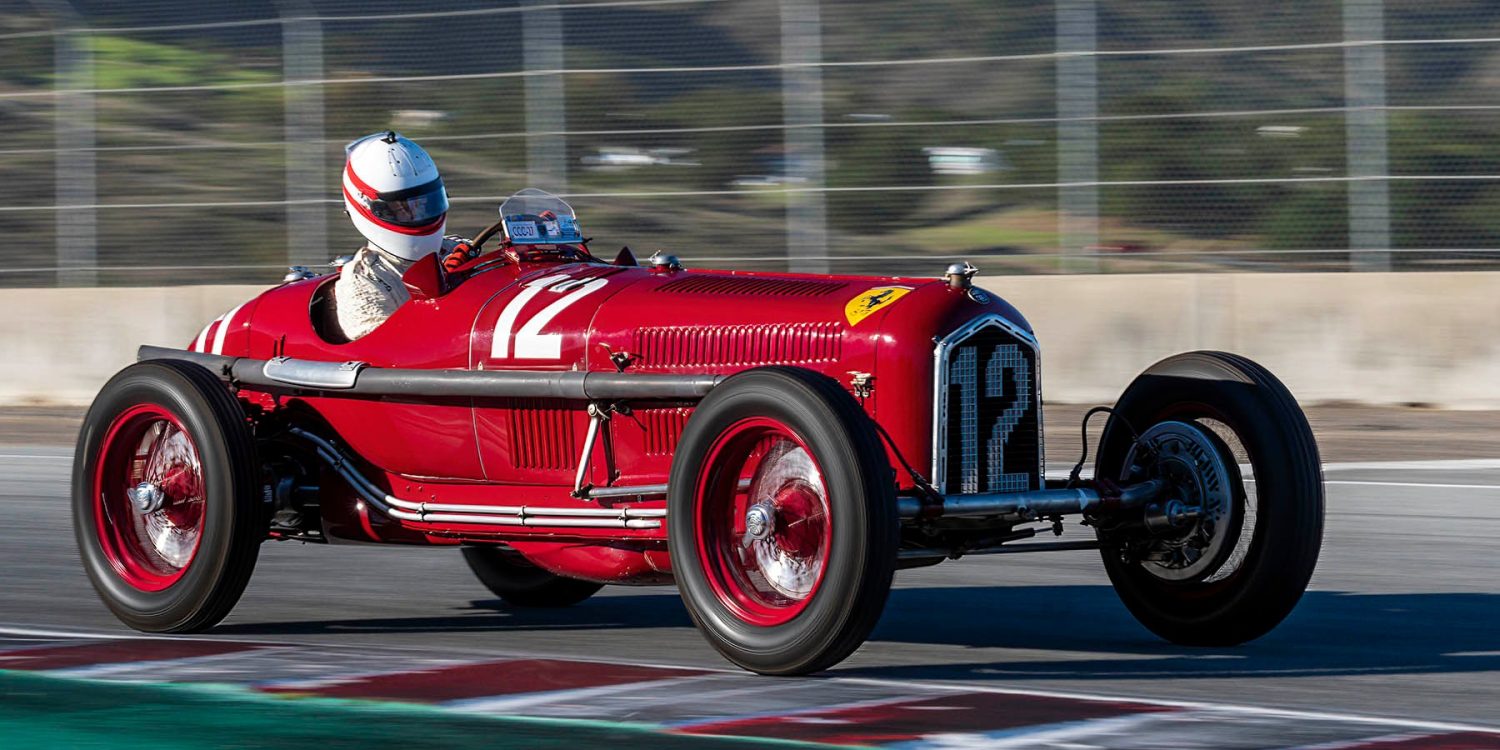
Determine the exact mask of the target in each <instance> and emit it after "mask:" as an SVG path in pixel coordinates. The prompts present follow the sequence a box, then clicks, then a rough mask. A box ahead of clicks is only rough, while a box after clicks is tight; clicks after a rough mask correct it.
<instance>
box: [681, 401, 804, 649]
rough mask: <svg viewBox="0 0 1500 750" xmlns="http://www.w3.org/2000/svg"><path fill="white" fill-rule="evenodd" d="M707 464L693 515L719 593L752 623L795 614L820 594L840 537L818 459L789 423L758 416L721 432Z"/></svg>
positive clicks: (701, 554)
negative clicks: (761, 522)
mask: <svg viewBox="0 0 1500 750" xmlns="http://www.w3.org/2000/svg"><path fill="white" fill-rule="evenodd" d="M704 467H705V469H706V470H705V471H703V472H702V473H701V474H700V480H699V484H698V488H697V492H696V493H695V501H694V508H693V516H694V523H695V525H696V528H697V531H698V534H697V538H698V557H699V560H700V562H701V564H702V566H703V570H704V571H705V573H706V574H707V575H708V580H709V584H710V585H711V586H712V588H713V591H714V594H715V595H716V596H717V597H718V599H719V601H720V602H721V603H722V604H723V605H724V606H725V607H727V608H728V609H729V610H730V611H732V612H733V613H734V614H735V616H736V617H738V618H740V619H741V620H743V621H744V622H747V623H750V624H752V625H759V626H773V625H781V624H784V623H786V622H789V621H791V620H792V619H793V618H795V617H796V616H797V615H799V614H801V613H802V611H803V610H804V609H806V608H807V605H808V603H809V602H811V601H812V599H813V597H814V596H815V595H816V594H817V590H818V587H819V586H820V585H821V584H822V582H823V576H824V574H825V573H826V572H827V570H828V553H829V549H830V547H831V546H832V541H833V525H832V522H831V521H832V514H831V513H830V512H829V502H828V489H827V485H826V484H825V483H824V481H823V473H822V470H821V469H820V468H819V467H818V464H817V460H816V459H815V458H813V455H812V452H811V451H810V450H808V448H807V444H806V442H804V441H803V440H802V438H801V437H799V436H798V435H797V434H796V433H795V432H793V431H792V430H791V429H790V428H788V427H787V426H786V425H783V424H782V423H780V422H778V421H776V420H774V419H769V418H764V417H756V418H751V419H743V420H740V421H739V422H736V423H734V424H733V425H730V427H729V429H727V430H725V431H724V432H723V433H722V434H720V435H719V437H718V439H717V440H715V441H714V444H713V445H712V446H711V447H710V448H709V451H708V457H707V460H706V461H705V462H704ZM756 509H758V511H757V512H758V517H759V519H762V520H764V521H765V522H766V523H765V524H764V525H756V524H754V523H752V521H753V519H754V518H755V515H754V514H752V510H756Z"/></svg>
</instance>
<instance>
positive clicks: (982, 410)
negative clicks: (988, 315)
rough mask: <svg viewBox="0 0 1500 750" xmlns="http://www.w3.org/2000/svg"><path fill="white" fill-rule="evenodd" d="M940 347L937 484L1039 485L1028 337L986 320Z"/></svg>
mask: <svg viewBox="0 0 1500 750" xmlns="http://www.w3.org/2000/svg"><path fill="white" fill-rule="evenodd" d="M942 351H943V354H942V356H943V360H942V361H941V362H940V363H939V369H938V377H939V380H938V388H939V391H938V397H939V399H940V400H939V408H938V415H939V419H940V422H939V424H938V426H937V427H938V428H937V433H938V434H937V435H936V437H937V441H936V442H937V446H936V447H937V460H936V461H935V462H934V463H935V464H936V465H935V467H934V469H935V471H934V474H936V476H937V479H938V482H939V483H940V485H941V486H940V487H939V489H941V490H942V491H945V492H955V493H975V492H1023V491H1025V490H1031V489H1041V487H1042V479H1043V478H1042V424H1041V392H1040V390H1039V388H1038V382H1037V350H1036V347H1035V345H1034V344H1033V343H1032V342H1031V341H1030V340H1028V339H1023V338H1021V337H1019V336H1017V335H1016V334H1014V333H1012V332H1011V331H1009V330H1007V329H1006V328H1005V327H1003V326H1001V325H999V324H998V323H994V324H988V325H980V326H978V327H976V328H974V329H973V330H972V331H971V332H968V333H961V334H959V336H958V337H957V338H956V339H954V340H950V341H948V342H946V344H945V347H944V349H943V350H942Z"/></svg>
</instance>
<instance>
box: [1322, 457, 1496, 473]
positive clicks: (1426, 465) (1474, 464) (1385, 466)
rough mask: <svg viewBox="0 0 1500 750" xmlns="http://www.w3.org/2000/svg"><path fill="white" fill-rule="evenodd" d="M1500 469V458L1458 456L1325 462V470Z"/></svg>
mask: <svg viewBox="0 0 1500 750" xmlns="http://www.w3.org/2000/svg"><path fill="white" fill-rule="evenodd" d="M1483 469H1500V458H1458V459H1440V460H1434V461H1349V462H1342V463H1332V462H1330V463H1326V464H1323V471H1465V470H1471V471H1472V470H1483Z"/></svg>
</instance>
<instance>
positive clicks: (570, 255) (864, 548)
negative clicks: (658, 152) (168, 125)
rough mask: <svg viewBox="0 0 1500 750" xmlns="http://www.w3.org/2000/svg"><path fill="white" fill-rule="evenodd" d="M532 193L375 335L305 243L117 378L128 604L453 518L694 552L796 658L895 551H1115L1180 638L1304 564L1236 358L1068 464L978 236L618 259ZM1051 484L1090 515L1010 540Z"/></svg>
mask: <svg viewBox="0 0 1500 750" xmlns="http://www.w3.org/2000/svg"><path fill="white" fill-rule="evenodd" d="M512 200H513V201H519V204H520V205H523V206H525V205H542V206H546V207H548V210H547V211H546V212H545V213H542V214H541V218H538V214H539V212H538V211H537V210H529V213H528V212H519V213H514V215H511V213H510V212H507V211H506V209H505V208H504V207H502V214H504V215H505V219H504V221H503V222H502V224H503V225H505V226H506V228H507V236H508V239H507V241H506V242H505V243H504V245H503V247H502V249H501V250H500V251H497V252H494V253H491V254H489V255H484V256H480V257H478V258H476V259H474V260H472V261H471V262H469V263H468V264H467V265H464V266H462V267H459V268H458V269H457V270H456V271H453V272H447V271H444V270H443V266H441V265H440V264H439V262H438V260H437V259H436V258H435V257H428V258H427V259H426V260H424V261H420V262H418V263H417V264H416V265H415V266H413V267H412V268H411V269H410V271H408V272H407V274H406V276H405V284H406V286H407V288H408V291H409V292H410V293H411V300H410V301H409V302H407V303H406V304H404V305H403V306H401V307H400V308H399V309H397V311H396V312H395V313H394V314H393V315H392V316H391V317H390V318H389V319H388V320H386V321H385V322H384V323H382V324H381V325H380V326H379V327H378V328H376V329H375V330H374V331H373V332H372V333H369V334H368V335H366V336H364V337H363V338H360V339H358V340H355V341H349V340H347V339H345V338H344V337H343V336H342V335H341V333H340V329H339V326H338V325H337V320H336V317H335V314H334V311H335V306H336V305H337V303H338V301H337V299H336V298H335V288H336V287H335V283H334V281H335V278H336V275H335V274H325V275H321V276H320V275H315V274H311V273H306V272H297V273H294V274H292V275H291V276H290V277H289V278H288V280H287V282H286V283H283V284H282V285H281V286H278V287H276V288H274V289H271V290H269V291H267V292H265V293H264V294H261V295H260V296H258V297H256V298H255V299H252V300H249V301H248V302H246V303H244V304H243V305H241V306H239V307H236V308H235V309H234V310H231V311H230V312H228V313H226V314H225V315H223V316H221V317H220V318H219V319H217V320H215V321H213V322H211V323H209V324H208V325H207V326H206V327H205V328H204V329H203V330H202V332H201V333H200V334H199V335H198V336H197V337H196V339H195V340H194V341H193V342H191V344H190V345H189V346H188V347H187V348H186V349H183V350H173V349H161V348H155V347H142V350H141V360H142V361H141V362H139V363H137V364H136V365H133V366H132V367H130V368H126V369H125V370H124V371H122V372H121V373H120V374H119V375H117V376H116V377H115V378H114V379H113V380H112V381H111V382H110V383H109V384H108V385H106V386H105V388H104V389H103V391H101V393H100V395H99V397H98V399H97V400H96V402H95V405H94V407H93V408H92V409H91V410H90V413H89V415H88V417H87V418H86V421H85V426H84V430H83V432H82V434H81V436H80V439H79V450H78V452H77V454H76V458H75V462H76V469H75V475H74V507H75V518H76V519H77V526H76V527H77V530H78V538H79V545H80V550H81V552H82V556H83V559H84V563H85V568H86V570H87V571H88V572H89V575H90V577H91V579H92V580H93V582H94V584H95V587H96V589H98V590H99V592H100V594H101V596H102V597H103V598H104V600H105V602H106V603H107V604H108V605H109V606H110V607H111V608H112V609H114V611H115V612H116V614H118V615H119V616H120V617H121V619H123V620H124V621H126V622H127V623H129V624H131V625H133V626H135V627H138V628H141V629H144V630H153V631H170V632H181V631H193V630H201V629H203V628H206V627H209V626H211V625H212V624H214V623H215V622H217V621H218V620H219V619H220V618H222V617H223V616H224V615H225V614H227V612H228V611H229V608H230V607H231V606H232V605H233V604H234V601H235V600H236V599H237V598H238V595H239V593H240V591H241V590H242V589H243V587H244V584H245V581H246V580H247V579H248V577H249V574H250V570H251V569H252V568H253V564H254V561H255V556H256V554H257V553H256V549H257V548H258V546H259V545H260V543H261V542H263V541H264V540H266V539H296V540H302V541H314V542H325V541H343V542H365V543H407V544H430V545H462V546H463V550H464V556H465V558H466V560H467V561H468V562H469V564H470V566H471V567H472V568H473V570H474V572H475V573H476V574H477V575H478V576H479V578H480V580H481V581H483V582H484V583H485V584H486V585H487V586H489V588H490V589H491V590H492V591H494V592H495V593H496V594H497V595H499V596H501V597H502V598H503V599H505V600H506V601H508V602H510V603H512V604H514V605H517V606H563V605H567V604H571V603H574V602H577V601H581V600H582V599H584V598H587V597H588V596H589V595H590V594H592V593H594V592H595V591H597V590H598V588H599V587H600V586H601V585H604V584H655V583H670V582H674V581H675V582H676V583H677V584H678V587H679V589H680V590H681V591H682V593H683V596H684V599H685V601H686V602H687V604H688V608H689V611H690V612H691V613H692V614H693V617H694V620H695V622H697V623H698V625H699V626H700V628H701V629H702V630H703V631H704V633H705V635H706V636H707V637H708V639H709V641H710V642H711V643H712V644H713V645H714V646H715V647H716V648H718V650H719V651H720V652H721V653H723V654H724V655H725V656H726V657H728V658H729V659H731V660H732V661H734V662H735V663H737V664H740V665H742V666H744V667H746V668H748V669H752V670H755V671H760V672H766V673H777V674H787V673H804V672H808V671H814V670H817V669H822V668H825V667H828V666H831V665H832V664H834V663H837V662H838V661H839V660H841V659H842V658H844V657H845V656H847V655H848V654H849V653H850V652H852V651H853V650H854V648H856V647H857V646H858V645H859V643H860V642H862V641H863V639H864V637H865V636H866V635H867V634H868V633H869V631H870V629H871V628H873V626H874V623H875V621H876V619H877V618H878V616H879V613H880V610H881V609H882V608H883V606H884V602H885V597H886V594H887V592H888V590H889V587H890V583H891V577H892V575H893V572H894V571H895V570H896V569H898V568H903V567H913V566H920V565H930V564H935V563H938V562H941V561H943V560H945V559H951V558H957V557H961V556H964V555H970V554H982V553H995V552H1012V551H1042V550H1057V549H1099V550H1102V553H1103V561H1104V565H1105V568H1106V571H1107V572H1108V573H1109V575H1110V578H1111V580H1112V581H1113V582H1114V583H1115V587H1116V590H1117V591H1119V592H1120V595H1121V597H1122V599H1123V600H1124V601H1125V603H1126V604H1127V606H1129V607H1130V608H1131V610H1132V612H1134V613H1135V614H1136V615H1137V617H1138V618H1140V619H1141V620H1142V622H1144V623H1145V624H1146V625H1147V626H1148V627H1150V628H1151V629H1152V630H1153V631H1155V632H1157V633H1158V634H1160V635H1162V636H1163V637H1166V638H1169V639H1171V640H1174V641H1177V642H1181V643H1212V644H1228V643H1238V642H1241V641H1244V640H1248V639H1250V638H1254V637H1256V636H1258V635H1260V634H1262V633H1264V632H1266V631H1267V630H1269V629H1270V628H1271V627H1273V626H1274V625H1275V624H1276V623H1277V622H1279V621H1280V620H1281V618H1282V617H1284V616H1285V615H1286V613H1287V612H1289V611H1290V609H1291V607H1292V605H1293V604H1295V602H1296V599H1297V597H1298V596H1299V595H1300V594H1301V592H1302V590H1303V588H1304V587H1305V586H1306V583H1307V578H1308V577H1309V576H1310V575H1311V572H1312V568H1313V565H1314V563H1315V562H1316V557H1317V550H1318V546H1319V540H1320V539H1321V523H1322V502H1323V499H1322V484H1321V474H1320V469H1319V464H1318V459H1317V448H1316V445H1315V443H1314V442H1313V440H1312V436H1311V432H1310V430H1309V428H1308V427H1307V423H1306V420H1305V418H1304V417H1303V415H1302V412H1301V411H1300V409H1298V408H1297V406H1296V403H1295V401H1293V400H1292V398H1291V396H1290V394H1289V393H1287V391H1286V389H1285V388H1284V387H1283V386H1282V385H1281V384H1280V383H1279V382H1277V381H1276V380H1275V378H1274V377H1273V376H1271V374H1270V373H1269V372H1266V371H1265V370H1264V368H1260V367H1259V366H1258V365H1255V363H1253V362H1250V361H1249V360H1245V359H1243V358H1240V357H1236V356H1234V355H1228V354H1223V353H1217V352H1196V353H1190V354H1185V355H1179V356H1177V357H1173V358H1169V359H1167V360H1164V361H1163V362H1161V363H1158V364H1157V365H1155V366H1153V367H1152V368H1151V369H1149V370H1148V371H1147V372H1145V373H1143V374H1142V375H1141V376H1140V377H1138V378H1137V379H1136V381H1135V382H1134V383H1132V384H1131V385H1130V387H1129V388H1127V389H1126V391H1125V394H1124V395H1123V396H1122V397H1121V399H1120V401H1119V402H1118V403H1117V404H1116V405H1115V406H1114V407H1113V408H1112V409H1100V411H1105V412H1109V413H1110V417H1109V420H1108V422H1107V423H1106V425H1105V429H1104V432H1103V435H1102V438H1101V440H1100V444H1099V448H1098V451H1097V453H1096V454H1095V455H1096V457H1097V458H1096V462H1095V469H1096V471H1095V476H1094V478H1093V479H1088V478H1085V477H1083V476H1082V468H1083V464H1082V463H1080V465H1079V466H1078V467H1077V468H1075V470H1074V471H1073V473H1072V476H1071V477H1070V479H1069V480H1067V481H1053V482H1050V483H1049V481H1048V480H1047V477H1046V474H1045V467H1044V463H1043V455H1044V453H1043V445H1042V420H1041V414H1042V393H1041V387H1040V381H1039V379H1038V375H1039V364H1040V362H1039V350H1038V346H1037V341H1036V337H1035V335H1034V334H1033V332H1032V330H1031V328H1030V326H1029V324H1028V323H1027V322H1026V320H1025V318H1023V317H1022V315H1021V314H1020V312H1018V311H1017V310H1016V309H1015V308H1014V307H1012V306H1011V305H1009V304H1007V303H1006V302H1005V301H1004V300H1002V299H1000V298H999V297H997V296H996V295H994V294H992V293H989V292H986V291H984V290H982V289H979V288H977V287H974V286H973V284H972V277H973V275H974V269H973V268H972V267H971V266H968V265H967V264H957V265H955V266H952V267H950V268H949V269H948V271H947V272H946V273H945V274H943V275H941V276H938V277H935V278H927V279H921V278H898V277H852V276H812V275H795V274H773V273H745V272H733V271H710V270H697V269H685V268H683V267H682V266H681V264H679V263H678V262H677V261H676V259H675V258H672V257H670V256H667V257H662V256H659V255H658V256H653V258H652V260H651V262H649V263H647V264H646V265H640V264H638V263H637V262H636V261H635V259H634V258H633V257H631V256H630V254H629V253H628V252H622V253H621V256H620V257H619V258H617V259H616V260H615V261H613V262H603V261H600V260H598V259H595V258H594V257H593V256H592V255H590V254H589V253H588V252H587V250H586V249H585V248H584V246H583V245H582V244H581V243H579V244H567V243H559V242H555V243H554V244H541V242H542V241H543V240H545V239H546V238H547V237H548V236H549V234H548V233H549V232H550V233H553V234H552V235H550V236H552V237H554V239H555V238H556V237H557V236H559V234H561V235H566V236H569V237H571V235H569V234H568V233H576V232H577V225H576V221H575V220H574V219H573V217H572V215H571V209H569V208H568V207H567V206H566V204H564V203H561V201H558V200H557V199H556V198H553V197H551V196H546V195H545V194H541V193H536V192H534V191H528V192H526V193H523V194H518V197H517V198H513V199H512ZM511 205H517V204H512V203H507V206H511ZM552 207H556V208H557V211H556V212H553V211H552V210H551V208H552ZM559 216H561V218H560V219H559V218H558V217H559ZM517 222H520V224H517ZM502 224H497V225H496V226H495V227H491V228H490V229H488V230H486V231H485V233H482V234H481V236H480V237H479V238H477V240H476V245H482V244H483V242H484V241H485V240H486V239H488V237H489V236H491V235H493V234H494V233H495V232H496V231H498V229H499V228H500V227H501V226H502ZM517 232H521V234H519V235H518V234H517ZM579 237H581V235H579ZM527 238H530V240H531V241H526V240H527ZM294 270H296V269H294ZM1242 465H1250V466H1252V467H1253V469H1254V476H1255V477H1256V480H1257V484H1256V487H1257V488H1258V489H1259V491H1258V492H1251V491H1248V490H1247V484H1246V482H1245V481H1244V479H1243V477H1242V476H1241V470H1240V467H1241V466H1242ZM1065 516H1076V517H1079V518H1081V520H1082V521H1083V523H1084V524H1085V525H1086V526H1088V527H1090V531H1091V533H1089V534H1088V538H1086V539H1081V540H1072V539H1069V540H1057V541H1051V542H1025V540H1028V539H1030V538H1032V537H1034V536H1035V535H1036V534H1037V531H1038V530H1039V529H1046V528H1047V526H1048V525H1050V526H1051V530H1053V531H1054V532H1055V533H1058V534H1061V533H1062V530H1063V523H1062V519H1063V518H1064V517H1065Z"/></svg>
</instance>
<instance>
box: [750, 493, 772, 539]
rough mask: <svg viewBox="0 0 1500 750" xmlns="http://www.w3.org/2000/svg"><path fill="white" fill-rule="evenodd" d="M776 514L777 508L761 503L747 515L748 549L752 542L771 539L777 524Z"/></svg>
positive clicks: (754, 506)
mask: <svg viewBox="0 0 1500 750" xmlns="http://www.w3.org/2000/svg"><path fill="white" fill-rule="evenodd" d="M775 513H776V509H775V507H773V506H771V505H770V504H769V503H766V502H759V503H756V504H755V505H753V506H751V507H750V510H749V511H747V512H746V513H745V546H746V547H749V546H750V544H751V543H752V542H759V541H764V540H766V539H769V538H771V532H772V530H773V527H774V525H775V523H776V518H775Z"/></svg>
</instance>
